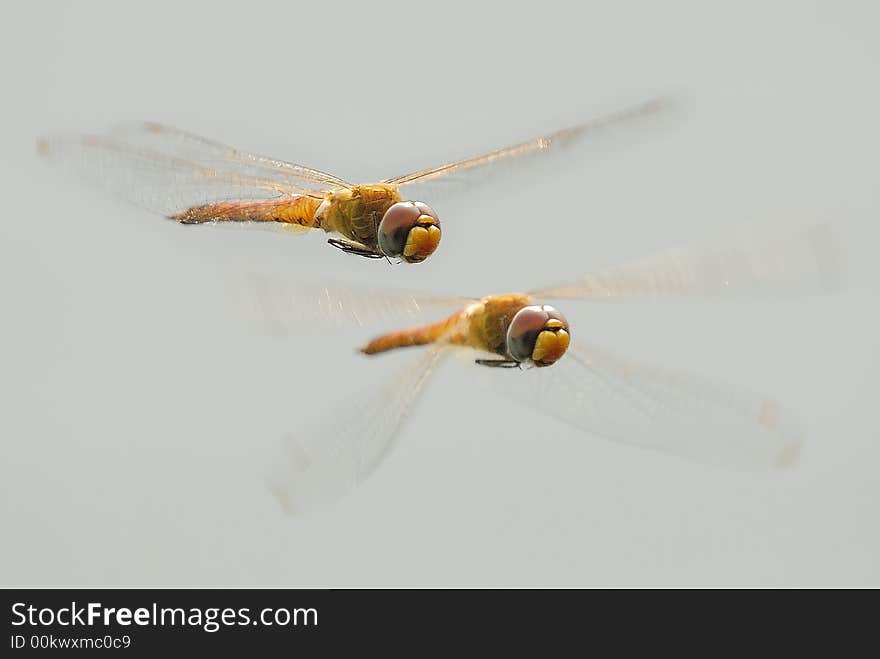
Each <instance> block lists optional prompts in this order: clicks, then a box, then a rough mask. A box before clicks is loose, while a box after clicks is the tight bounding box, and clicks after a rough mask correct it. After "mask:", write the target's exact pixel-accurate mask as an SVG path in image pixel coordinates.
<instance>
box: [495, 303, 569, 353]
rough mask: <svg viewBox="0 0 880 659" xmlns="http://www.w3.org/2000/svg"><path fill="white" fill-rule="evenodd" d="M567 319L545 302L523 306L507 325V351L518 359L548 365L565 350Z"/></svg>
mask: <svg viewBox="0 0 880 659" xmlns="http://www.w3.org/2000/svg"><path fill="white" fill-rule="evenodd" d="M570 338H571V337H570V335H569V327H568V321H567V320H566V319H565V316H563V315H562V314H561V313H559V311H557V310H556V309H555V308H554V307H551V306H550V305H548V304H544V305H533V306H529V307H523V308H522V309H520V310H519V311H517V312H516V315H514V317H513V320H512V321H510V326H509V327H508V328H507V352H508V353H510V356H511V357H512V358H513V359H515V360H516V361H518V362H529V361H531V362H532V363H533V364H534V365H535V366H550V364H552V363H554V362H555V361H557V360H558V359H559V358H560V357H562V355H564V354H565V351H566V350H567V349H568V342H569V340H570Z"/></svg>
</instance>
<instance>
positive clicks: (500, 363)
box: [474, 359, 520, 368]
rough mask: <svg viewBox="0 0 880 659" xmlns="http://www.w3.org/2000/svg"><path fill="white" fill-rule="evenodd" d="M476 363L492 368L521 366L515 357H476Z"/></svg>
mask: <svg viewBox="0 0 880 659" xmlns="http://www.w3.org/2000/svg"><path fill="white" fill-rule="evenodd" d="M474 363H475V364H479V365H480V366H489V367H491V368H519V366H520V363H519V362H518V361H514V360H513V359H475V360H474Z"/></svg>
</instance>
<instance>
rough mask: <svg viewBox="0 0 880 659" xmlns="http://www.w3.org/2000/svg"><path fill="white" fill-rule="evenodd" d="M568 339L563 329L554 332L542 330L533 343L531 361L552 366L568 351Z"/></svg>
mask: <svg viewBox="0 0 880 659" xmlns="http://www.w3.org/2000/svg"><path fill="white" fill-rule="evenodd" d="M557 322H558V321H557ZM548 324H549V323H548ZM569 338H570V337H569V336H568V332H566V331H565V330H564V329H560V330H557V331H555V332H553V331H549V330H542V331H541V333H540V334H538V339H537V340H536V341H535V349H534V350H532V361H534V362H535V363H536V364H542V365H545V366H546V365H548V364H552V363H553V362H555V361H556V360H557V359H559V358H560V357H562V355H564V354H565V351H566V350H568V342H569Z"/></svg>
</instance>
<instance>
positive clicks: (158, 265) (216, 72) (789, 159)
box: [0, 1, 880, 585]
mask: <svg viewBox="0 0 880 659" xmlns="http://www.w3.org/2000/svg"><path fill="white" fill-rule="evenodd" d="M6 15H7V18H6V19H5V20H4V21H3V25H2V27H0V31H2V35H0V36H2V38H0V55H2V57H0V61H2V65H0V66H2V68H3V80H4V90H3V104H2V106H3V122H2V144H3V149H2V153H0V167H2V172H0V173H2V176H0V180H2V181H3V192H4V195H3V199H4V203H3V221H2V223H0V231H2V240H0V249H2V258H0V269H2V277H0V286H2V300H3V316H2V317H3V341H2V348H0V357H2V371H0V372H2V376H0V387H2V400H3V412H2V416H0V433H2V445H0V446H2V449H0V450H2V456H3V457H2V461H0V526H2V529H3V531H2V535H3V542H2V555H3V561H2V570H0V582H2V583H4V584H88V585H100V584H149V585H159V584H167V585H182V584H209V585H222V584H229V585H233V584H235V585H238V584H264V585H294V584H298V585H335V584H373V585H389V584H406V585H409V584H560V585H573V584H877V583H878V582H880V567H878V561H877V558H876V557H877V555H878V553H880V532H878V525H877V521H876V518H877V515H876V502H877V500H878V495H880V486H878V479H877V476H876V474H877V463H878V459H880V444H878V441H877V440H878V431H877V417H876V409H877V377H876V373H877V366H878V354H877V353H878V351H877V347H876V346H877V343H876V336H877V331H878V322H877V313H876V306H877V284H876V282H877V275H878V270H877V266H876V264H875V262H874V253H875V249H876V243H877V238H878V230H877V228H876V224H877V219H878V218H877V215H878V214H877V202H878V199H877V163H878V160H877V154H878V130H877V117H878V114H880V103H878V99H880V96H878V90H877V70H876V66H877V62H878V46H877V39H876V26H877V19H878V16H877V11H876V10H875V9H874V3H869V2H862V3H856V2H850V3H817V2H785V3H782V2H777V3H767V2H755V3H717V4H716V3H703V2H699V3H697V2H695V3H682V2H667V3H653V2H621V3H614V5H613V7H612V6H611V5H610V3H591V2H583V3H555V2H546V1H545V2H540V3H531V4H529V5H528V6H520V5H516V4H512V3H503V4H499V5H496V6H490V5H484V4H482V3H474V2H469V3H462V4H458V3H453V2H442V3H439V2H435V3H413V2H408V3H398V4H385V3H379V2H370V3H353V4H351V5H346V4H343V3H339V2H335V3H319V2H314V3H307V4H306V6H300V3H277V4H266V5H264V4H262V3H259V2H248V3H243V4H242V5H241V6H240V7H237V8H236V9H235V10H234V11H230V10H227V9H221V8H219V6H215V4H213V3H212V4H210V5H209V4H207V3H206V4H205V5H204V6H201V7H200V6H197V5H195V4H192V5H190V4H186V5H181V4H180V3H145V4H144V5H142V6H141V7H140V8H136V7H129V6H123V5H121V4H119V3H101V4H99V3H88V2H80V3H73V4H62V3H40V2H29V3H26V4H25V3H19V4H17V5H16V4H12V5H10V6H8V7H7V9H6ZM666 92H673V93H676V94H678V95H679V98H680V99H682V102H681V104H680V107H679V109H678V110H677V111H676V112H675V113H674V114H673V115H672V116H670V117H668V118H664V119H663V120H662V121H658V122H656V123H651V122H646V123H643V124H640V125H639V126H633V127H632V128H631V129H629V128H626V129H621V130H619V131H615V132H614V133H609V134H607V135H605V136H603V137H602V138H601V139H597V140H596V141H595V142H591V143H589V144H585V145H584V148H583V149H581V150H579V151H578V153H577V155H576V157H574V158H573V159H567V160H565V161H564V162H562V164H558V165H557V169H554V170H551V171H541V172H540V173H538V172H537V171H535V170H530V173H528V174H527V173H523V174H518V175H517V176H515V177H513V178H511V179H506V178H502V179H501V180H497V181H489V182H487V183H486V185H484V186H481V187H479V188H474V189H471V190H470V191H468V192H467V193H466V194H462V195H460V196H457V197H454V198H450V199H449V200H448V201H446V200H444V201H442V202H441V201H437V202H436V203H434V205H435V206H436V207H437V209H438V211H439V212H440V214H441V217H442V218H443V219H444V222H445V224H444V226H445V234H444V235H445V240H444V242H443V243H442V244H441V248H440V250H439V251H438V253H437V254H436V255H435V257H434V258H433V259H432V260H431V261H429V262H428V263H426V264H423V265H421V266H413V267H406V266H397V267H390V266H388V265H387V264H385V263H382V262H370V261H366V260H358V259H353V258H348V257H344V256H343V255H341V254H337V253H335V252H333V251H332V250H331V249H330V248H329V247H327V246H326V245H324V244H323V238H322V237H321V236H306V237H303V238H286V237H284V236H278V235H274V234H271V233H263V232H234V231H221V230H212V229H209V228H204V229H201V228H194V229H190V228H184V227H179V226H177V225H175V224H173V223H171V222H163V221H159V220H158V219H156V218H155V217H152V216H150V215H148V214H146V213H143V212H141V211H139V210H137V209H133V208H130V207H128V206H125V205H122V204H119V203H117V202H114V201H112V200H110V199H109V198H107V196H106V195H104V194H102V193H101V192H99V191H93V190H91V189H88V188H86V187H83V186H78V185H75V184H70V183H68V182H66V181H64V180H63V179H62V178H61V177H59V176H57V175H56V173H55V172H53V171H51V170H50V169H49V168H47V167H45V165H44V163H41V162H39V161H38V160H37V158H36V156H35V153H34V138H35V136H37V135H39V134H41V133H43V132H46V131H54V130H76V131H83V130H97V129H101V128H104V127H106V126H108V125H110V124H112V123H114V122H116V121H119V120H121V119H133V118H149V119H154V120H158V121H163V122H166V123H170V124H172V125H176V126H180V127H184V128H188V129H190V130H194V131H196V132H199V133H202V134H204V135H206V136H210V137H214V138H217V139H221V140H223V141H225V142H227V143H230V144H234V145H236V146H239V147H241V148H245V149H249V150H253V151H257V152H260V153H266V154H269V155H274V156H277V157H280V158H286V159H290V160H295V161H297V162H301V163H304V164H308V165H311V166H314V167H318V168H322V169H327V170H329V171H332V172H334V173H337V174H339V175H340V176H343V177H345V178H349V179H355V180H374V179H379V178H382V177H385V176H391V175H395V174H399V173H402V172H405V171H408V170H410V169H415V168H419V167H422V166H427V165H433V164H436V163H438V162H442V161H444V160H446V159H451V158H457V157H461V156H464V155H470V154H472V153H476V152H479V151H482V150H485V149H489V148H495V147H498V146H501V145H505V144H508V143H510V142H512V141H516V140H519V139H523V138H527V137H531V136H534V135H536V134H540V133H541V132H542V131H547V130H552V129H555V128H558V127H561V126H564V125H566V124H569V123H572V122H576V121H579V120H581V119H583V118H584V117H589V116H592V115H593V114H595V113H596V112H600V111H604V110H608V109H612V108H615V107H619V106H621V105H624V104H626V103H628V102H631V101H633V100H638V99H641V98H645V97H648V96H650V95H652V94H655V93H666ZM427 201H428V202H429V203H431V202H432V200H431V199H428V200H427ZM799 210H809V211H811V212H813V213H818V214H819V215H821V216H823V217H826V218H827V219H829V220H831V221H832V222H834V223H835V224H836V225H837V227H838V229H839V231H840V235H841V236H842V240H843V242H844V244H845V248H846V250H847V252H846V253H847V260H848V263H849V266H850V268H849V270H850V273H849V274H850V278H849V281H850V283H849V288H848V289H847V290H846V291H844V292H843V293H840V294H837V295H833V296H827V295H825V296H817V297H802V298H799V299H795V300H791V301H781V302H769V301H760V300H756V301H748V300H745V301H735V302H728V303H723V304H722V303H710V302H675V303H671V302H670V303H662V304H661V303H651V304H648V305H633V306H632V307H629V306H623V305H622V306H619V307H618V306H614V307H610V306H607V307H606V306H602V307H593V306H591V305H589V304H587V303H569V305H567V307H566V309H565V310H566V313H567V315H568V316H569V318H570V319H571V320H572V322H573V323H574V324H575V326H577V327H578V331H580V332H581V333H589V334H590V336H591V338H594V339H595V340H596V341H601V342H603V343H605V344H607V345H609V346H612V347H614V348H617V349H618V350H619V351H623V352H628V353H633V354H636V355H639V356H643V357H649V358H651V357H653V358H654V360H655V361H660V362H662V363H666V364H672V365H681V366H683V367H686V368H689V369H691V370H696V371H699V372H702V373H705V374H708V375H712V376H715V377H718V378H721V379H723V380H727V381H730V382H735V383H739V384H742V385H746V386H749V387H751V388H755V389H758V390H762V391H766V392H768V393H771V394H774V395H776V396H778V397H779V398H780V399H781V400H783V401H784V402H785V403H786V405H787V406H788V408H789V409H790V410H791V411H792V412H793V413H794V414H796V415H797V416H798V417H799V419H800V420H801V423H802V425H803V426H804V427H805V428H806V429H807V430H808V435H807V444H806V450H805V453H804V456H803V460H802V462H801V464H800V465H799V467H798V468H797V469H796V470H794V471H791V472H786V473H782V474H769V475H768V474H747V473H739V472H724V471H719V470H713V469H708V468H705V467H701V466H699V465H694V464H690V463H687V462H684V461H679V460H675V459H672V458H668V457H664V456H661V455H655V454H649V453H647V452H643V451H637V450H632V449H627V448H624V447H620V446H616V445H613V444H611V443H608V442H604V441H602V440H599V439H594V438H592V437H589V436H586V435H583V434H578V433H577V432H576V431H573V430H570V429H568V427H566V426H564V425H561V424H558V423H557V422H555V421H553V420H550V419H548V418H546V417H542V416H540V415H539V414H537V413H535V412H532V411H530V410H528V409H524V408H518V407H515V406H513V405H511V404H510V403H509V402H508V401H507V400H506V399H503V398H501V397H496V396H493V395H488V394H487V393H486V392H485V391H484V390H482V389H480V388H478V387H475V385H474V383H473V377H472V376H473V372H472V371H471V369H470V368H468V367H467V365H466V364H462V363H460V362H458V361H452V362H450V363H447V364H445V365H444V367H443V368H442V369H441V371H440V372H439V373H438V377H437V378H436V379H435V380H434V381H433V382H432V383H431V386H430V388H429V389H428V391H427V392H426V396H425V397H424V399H423V400H422V402H421V404H420V406H419V407H418V409H417V411H416V413H415V414H414V416H413V417H412V419H411V420H410V423H409V424H408V426H407V427H406V429H405V431H404V435H403V437H402V441H401V443H400V446H399V449H398V450H397V451H396V452H395V453H394V454H393V455H392V456H391V457H390V458H389V459H388V461H387V462H386V463H385V464H384V465H383V467H382V468H381V469H380V471H379V472H377V474H376V475H375V476H374V477H373V478H372V479H371V480H370V481H368V482H367V484H366V485H365V486H364V487H363V488H362V489H361V490H359V491H358V493H357V494H356V496H354V497H352V498H350V499H348V500H347V501H345V502H344V503H343V504H342V505H340V506H339V507H338V508H337V509H336V510H335V511H333V512H330V513H327V514H325V515H323V516H318V517H314V518H309V519H306V520H293V519H290V518H287V517H285V516H284V515H283V514H282V513H281V511H280V510H279V509H278V507H277V506H276V504H275V501H274V500H273V499H272V497H271V496H270V494H269V493H268V491H267V490H266V487H265V481H264V478H263V468H264V464H265V461H266V460H267V456H270V455H272V451H273V450H274V449H273V447H275V446H276V444H277V442H278V439H279V438H280V437H282V436H283V435H284V434H285V433H287V432H289V431H291V430H293V429H296V428H297V427H298V425H299V424H300V423H302V422H304V421H303V420H304V419H305V418H306V417H309V418H310V419H315V418H317V419H319V420H320V419H321V418H322V417H326V418H328V419H330V418H332V415H333V414H334V410H337V409H339V406H341V405H344V404H345V400H346V399H347V397H350V396H352V395H354V394H355V392H356V391H357V390H358V383H362V382H370V381H372V380H371V378H376V377H378V376H377V374H379V375H381V374H382V373H383V372H384V370H385V366H384V364H385V363H386V362H383V361H381V360H373V361H369V362H368V361H367V360H359V359H356V358H354V357H353V356H352V347H353V346H354V345H357V344H358V343H359V342H361V341H362V340H364V339H366V338H368V336H369V335H370V334H372V333H373V329H370V330H364V331H360V332H358V331H351V330H343V331H339V332H330V331H325V330H322V329H321V328H317V327H309V328H304V329H303V331H302V334H300V335H299V336H296V337H286V338H285V337H280V338H279V337H268V336H266V335H265V334H264V333H262V332H260V331H255V330H254V328H253V327H250V326H249V325H248V324H247V323H243V322H240V320H241V315H240V314H238V312H237V308H238V307H237V303H236V302H232V303H231V300H232V299H233V297H234V296H231V295H230V291H231V290H233V289H234V288H235V283H236V282H237V281H240V279H241V277H243V276H244V275H245V274H246V273H265V274H270V275H271V276H273V277H278V278H279V280H283V281H288V282H291V283H293V284H295V283H296V282H298V281H303V280H308V281H319V282H320V281H324V280H325V279H327V278H332V279H334V280H336V281H341V282H350V283H353V282H364V281H369V282H370V283H371V284H372V285H375V286H377V287H380V288H381V287H388V288H394V287H397V288H400V287H403V288H409V289H415V290H433V291H438V292H444V293H451V294H463V295H481V294H485V293H489V292H499V291H506V290H511V289H513V290H516V289H524V288H529V287H532V286H539V285H545V284H548V283H552V282H556V281H559V280H564V279H565V278H567V277H571V276H575V275H577V274H584V273H586V272H588V271H591V270H594V269H595V268H597V267H602V266H606V265H611V264H614V263H617V262H619V261H620V260H621V259H625V258H630V257H634V256H640V255H643V254H645V253H648V252H650V251H652V250H654V249H656V248H658V247H665V246H667V245H672V244H675V243H678V242H680V241H682V240H684V239H689V238H692V237H695V236H700V235H706V234H711V233H712V232H713V231H715V230H717V229H719V228H723V227H725V226H728V225H732V224H735V223H737V222H739V221H741V220H748V219H753V218H755V217H759V216H766V215H768V214H770V215H772V214H774V213H776V212H789V211H799ZM374 329H375V328H374ZM378 329H382V328H378ZM388 363H393V362H392V361H389V362H388Z"/></svg>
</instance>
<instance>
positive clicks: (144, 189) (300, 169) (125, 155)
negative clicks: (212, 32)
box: [37, 98, 668, 263]
mask: <svg viewBox="0 0 880 659" xmlns="http://www.w3.org/2000/svg"><path fill="white" fill-rule="evenodd" d="M667 105H668V99H659V98H658V99H652V100H650V101H647V102H644V103H640V104H638V105H635V106H632V107H628V108H625V109H623V110H620V111H617V112H614V113H611V114H608V115H605V116H602V117H599V118H596V119H593V120H591V121H587V122H584V123H582V124H579V125H577V126H573V127H571V128H567V129H564V130H560V131H557V132H555V133H552V134H549V135H545V136H542V137H538V138H536V139H532V140H529V141H526V142H522V143H520V144H516V145H513V146H508V147H506V148H502V149H497V150H495V151H491V152H489V153H483V154H481V155H477V156H473V157H470V158H465V159H462V160H458V161H456V162H450V163H446V164H442V165H439V166H436V167H429V168H427V169H421V170H419V171H416V172H411V173H408V174H404V175H401V176H394V177H391V178H386V179H383V180H382V181H380V182H378V183H368V184H355V183H350V182H348V181H346V180H344V179H342V178H339V177H338V176H335V175H333V174H328V173H326V172H322V171H319V170H317V169H313V168H311V167H306V166H303V165H298V164H295V163H291V162H286V161H283V160H275V159H272V158H267V157H264V156H260V155H257V154H253V153H248V152H245V151H240V150H238V149H234V148H232V147H229V146H225V145H223V144H220V143H218V142H215V141H212V140H209V139H206V138H203V137H200V136H198V135H194V134H192V133H189V132H186V131H182V130H178V129H175V128H172V127H169V126H164V125H161V124H158V123H154V122H134V123H123V124H121V125H119V126H116V127H115V128H113V129H111V130H109V131H107V132H106V133H104V134H93V135H58V136H53V137H43V138H40V139H39V140H38V141H37V152H38V154H39V155H41V156H43V157H44V158H46V159H47V160H48V161H50V162H51V163H53V164H55V165H57V166H59V167H60V168H62V169H63V170H65V171H66V172H68V173H71V174H72V175H74V176H76V177H77V178H80V179H85V180H87V181H90V182H93V183H96V184H100V185H103V186H104V187H106V188H108V189H109V190H110V192H111V193H113V194H114V195H115V196H117V197H120V198H122V199H125V200H127V201H129V202H133V203H134V204H136V205H138V206H141V207H143V208H145V209H146V210H148V211H151V212H155V213H159V214H161V215H165V216H167V217H169V218H171V219H173V220H176V221H178V222H180V223H182V224H196V225H198V224H214V225H218V224H219V225H239V226H248V227H258V228H263V229H267V228H268V229H275V230H281V231H284V232H286V233H308V232H309V231H310V230H322V231H324V232H325V233H327V234H330V235H331V237H330V238H329V239H328V243H329V244H330V245H332V246H333V247H336V248H338V249H340V250H342V251H343V252H345V253H347V254H354V255H357V256H362V257H366V258H370V259H382V258H384V259H388V260H391V259H396V260H397V261H398V262H400V261H402V262H405V263H420V262H422V261H424V260H426V259H427V258H428V257H429V256H430V255H431V254H433V253H434V251H435V250H436V249H437V246H438V245H439V243H440V237H441V235H442V230H441V226H440V218H439V217H438V215H437V212H436V211H435V210H434V209H433V208H432V207H431V206H429V205H428V204H426V203H424V202H422V201H414V200H412V199H408V198H406V197H407V196H408V193H409V192H410V191H415V190H417V189H418V186H422V185H424V184H425V183H428V182H436V181H450V180H453V179H457V180H458V181H459V182H463V181H465V180H466V179H468V178H470V179H473V177H474V176H475V175H476V174H477V173H478V172H481V171H482V172H486V171H487V170H489V171H492V170H498V169H499V165H500V164H501V163H504V162H523V161H525V160H528V159H529V158H528V157H529V156H535V155H538V154H548V153H553V152H558V151H559V150H560V149H561V148H562V147H564V146H567V145H571V144H573V143H574V142H576V141H578V140H579V139H580V138H582V137H585V136H587V135H591V134H594V133H596V132H598V131H600V130H601V129H604V128H607V127H609V126H612V125H614V124H618V123H621V122H623V121H625V120H628V119H632V118H635V117H640V116H645V115H650V114H653V113H655V112H657V111H659V110H660V109H662V108H663V107H665V106H667Z"/></svg>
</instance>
